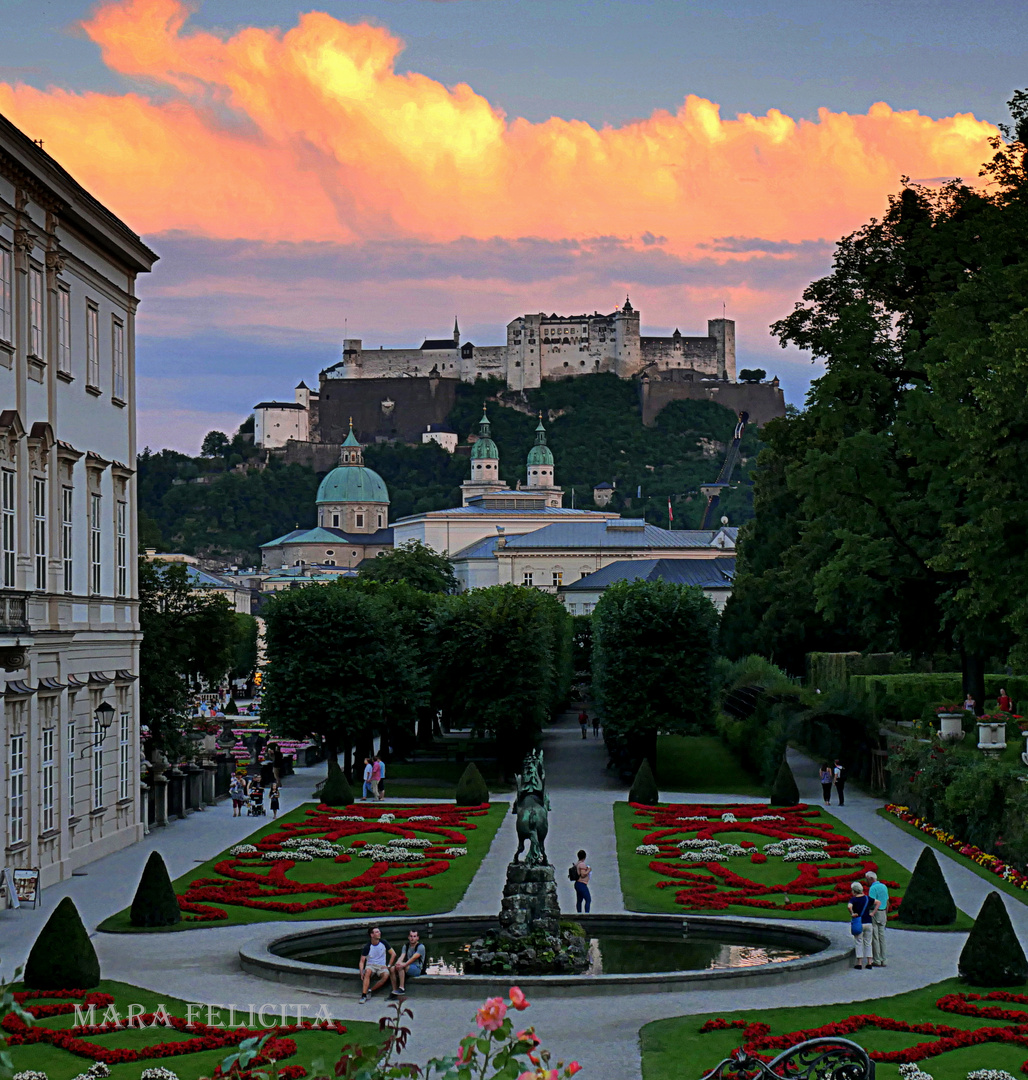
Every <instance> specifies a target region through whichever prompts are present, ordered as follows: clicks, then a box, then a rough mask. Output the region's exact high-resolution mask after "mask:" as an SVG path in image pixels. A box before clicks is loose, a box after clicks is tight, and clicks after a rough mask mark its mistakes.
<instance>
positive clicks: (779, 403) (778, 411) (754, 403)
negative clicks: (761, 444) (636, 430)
mask: <svg viewBox="0 0 1028 1080" xmlns="http://www.w3.org/2000/svg"><path fill="white" fill-rule="evenodd" d="M669 374H670V375H675V374H677V372H669ZM672 401H716V402H717V403H718V404H719V405H724V406H725V407H726V408H729V409H731V410H732V412H734V413H736V414H738V413H740V412H748V413H749V414H750V419H749V422H750V423H752V424H756V425H757V426H758V427H761V426H763V425H764V424H766V423H767V422H768V420H773V419H774V418H775V417H778V416H785V393H784V391H783V390H782V388H781V387H779V386H772V385H771V384H770V383H731V382H687V381H685V380H684V379H674V378H671V379H659V378H650V379H643V380H641V381H640V383H639V404H640V406H641V408H642V419H643V423H644V424H645V425H646V426H647V427H652V426H653V424H654V423H655V422H656V419H657V416H658V415H659V414H660V411H661V410H662V409H663V408H664V407H665V406H666V405H668V404H670V403H671V402H672Z"/></svg>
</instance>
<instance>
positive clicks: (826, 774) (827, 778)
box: [821, 761, 835, 806]
mask: <svg viewBox="0 0 1028 1080" xmlns="http://www.w3.org/2000/svg"><path fill="white" fill-rule="evenodd" d="M834 780H835V776H834V774H833V773H832V767H831V765H829V764H828V762H827V761H826V762H825V763H824V764H823V765H822V766H821V796H822V798H823V799H824V801H825V806H831V805H832V783H833V782H834Z"/></svg>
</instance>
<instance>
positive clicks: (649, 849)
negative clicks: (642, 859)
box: [635, 844, 660, 855]
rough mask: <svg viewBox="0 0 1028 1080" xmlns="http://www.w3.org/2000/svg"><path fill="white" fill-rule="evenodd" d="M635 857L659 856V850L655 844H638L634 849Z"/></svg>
mask: <svg viewBox="0 0 1028 1080" xmlns="http://www.w3.org/2000/svg"><path fill="white" fill-rule="evenodd" d="M635 853H636V855H659V854H660V848H659V847H657V845H656V844H640V845H639V846H638V847H637V848H636V849H635Z"/></svg>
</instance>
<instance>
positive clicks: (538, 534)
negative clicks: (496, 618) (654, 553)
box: [506, 511, 738, 550]
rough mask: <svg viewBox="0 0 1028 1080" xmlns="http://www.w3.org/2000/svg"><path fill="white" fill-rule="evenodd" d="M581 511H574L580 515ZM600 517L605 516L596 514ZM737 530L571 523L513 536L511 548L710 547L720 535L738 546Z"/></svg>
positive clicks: (637, 522) (638, 522)
mask: <svg viewBox="0 0 1028 1080" xmlns="http://www.w3.org/2000/svg"><path fill="white" fill-rule="evenodd" d="M580 512H581V511H572V513H580ZM595 516H596V517H601V515H600V514H596V515H595ZM737 531H738V530H737V529H675V530H671V529H661V528H660V527H659V526H657V525H647V524H646V523H645V522H643V521H642V519H641V518H619V519H615V520H613V521H612V520H610V519H609V518H608V519H607V520H600V521H569V522H559V523H555V524H553V525H545V526H543V528H541V529H536V530H535V532H530V533H523V534H522V535H520V536H512V537H510V538H509V539H508V540H507V545H506V546H507V547H508V548H514V549H516V550H524V549H527V548H577V549H582V548H596V549H610V548H674V549H678V550H681V549H682V548H710V547H719V546H721V545H720V544H718V543H717V542H716V541H717V539H718V536H719V534H722V533H723V534H726V535H725V536H723V537H722V539H723V540H726V541H728V543H729V544H731V545H732V546H734V543H735V537H734V535H728V534H730V533H735V532H737Z"/></svg>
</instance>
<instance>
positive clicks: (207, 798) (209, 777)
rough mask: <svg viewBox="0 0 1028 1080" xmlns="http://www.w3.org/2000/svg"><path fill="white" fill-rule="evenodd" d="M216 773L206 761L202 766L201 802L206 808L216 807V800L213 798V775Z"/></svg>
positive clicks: (211, 764)
mask: <svg viewBox="0 0 1028 1080" xmlns="http://www.w3.org/2000/svg"><path fill="white" fill-rule="evenodd" d="M216 771H217V767H216V766H215V765H214V764H213V763H211V762H208V761H205V762H204V764H203V801H204V804H205V805H206V806H216V805H217V800H216V799H215V797H214V774H215V772H216Z"/></svg>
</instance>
